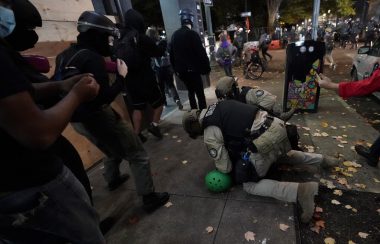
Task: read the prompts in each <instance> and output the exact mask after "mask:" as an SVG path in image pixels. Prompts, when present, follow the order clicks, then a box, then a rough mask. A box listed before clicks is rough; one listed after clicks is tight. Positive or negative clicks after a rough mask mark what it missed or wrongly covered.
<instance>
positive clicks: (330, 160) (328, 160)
mask: <svg viewBox="0 0 380 244" xmlns="http://www.w3.org/2000/svg"><path fill="white" fill-rule="evenodd" d="M338 165H339V159H337V158H334V157H331V156H323V159H322V162H321V167H322V168H324V169H327V168H332V167H335V166H338Z"/></svg>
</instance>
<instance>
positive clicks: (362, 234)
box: [358, 232, 369, 239]
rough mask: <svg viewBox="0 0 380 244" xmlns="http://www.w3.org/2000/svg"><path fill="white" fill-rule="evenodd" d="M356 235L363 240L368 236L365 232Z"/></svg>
mask: <svg viewBox="0 0 380 244" xmlns="http://www.w3.org/2000/svg"><path fill="white" fill-rule="evenodd" d="M358 235H359V236H360V237H361V238H363V239H366V238H367V236H369V234H368V233H365V232H359V233H358Z"/></svg>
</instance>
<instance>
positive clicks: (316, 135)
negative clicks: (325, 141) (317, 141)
mask: <svg viewBox="0 0 380 244" xmlns="http://www.w3.org/2000/svg"><path fill="white" fill-rule="evenodd" d="M313 136H314V137H320V136H322V135H321V134H320V133H314V134H313Z"/></svg>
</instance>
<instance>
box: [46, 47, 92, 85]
mask: <svg viewBox="0 0 380 244" xmlns="http://www.w3.org/2000/svg"><path fill="white" fill-rule="evenodd" d="M85 51H87V49H80V50H78V51H77V52H76V53H74V55H72V56H71V57H70V56H69V55H68V54H69V50H65V51H64V52H63V53H61V54H60V55H58V56H57V64H58V65H56V69H55V71H54V75H53V76H52V78H51V79H52V80H55V81H59V80H65V79H67V78H70V77H72V76H74V75H78V74H81V73H82V72H81V71H80V70H79V69H78V68H77V67H75V66H70V64H71V63H72V62H73V60H74V59H75V58H77V57H79V56H80V54H83V53H84V52H85Z"/></svg>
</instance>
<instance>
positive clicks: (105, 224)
mask: <svg viewBox="0 0 380 244" xmlns="http://www.w3.org/2000/svg"><path fill="white" fill-rule="evenodd" d="M115 223H116V220H115V219H114V218H113V217H106V218H104V219H103V220H102V221H100V223H99V229H100V231H101V232H102V234H103V235H105V234H107V232H108V231H110V229H112V227H113V226H114V225H115Z"/></svg>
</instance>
